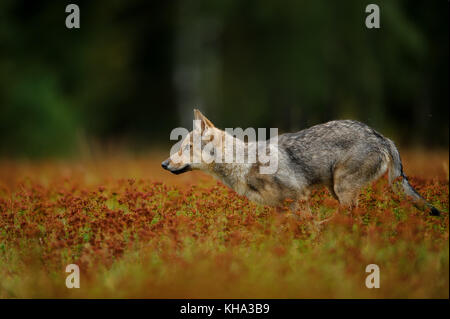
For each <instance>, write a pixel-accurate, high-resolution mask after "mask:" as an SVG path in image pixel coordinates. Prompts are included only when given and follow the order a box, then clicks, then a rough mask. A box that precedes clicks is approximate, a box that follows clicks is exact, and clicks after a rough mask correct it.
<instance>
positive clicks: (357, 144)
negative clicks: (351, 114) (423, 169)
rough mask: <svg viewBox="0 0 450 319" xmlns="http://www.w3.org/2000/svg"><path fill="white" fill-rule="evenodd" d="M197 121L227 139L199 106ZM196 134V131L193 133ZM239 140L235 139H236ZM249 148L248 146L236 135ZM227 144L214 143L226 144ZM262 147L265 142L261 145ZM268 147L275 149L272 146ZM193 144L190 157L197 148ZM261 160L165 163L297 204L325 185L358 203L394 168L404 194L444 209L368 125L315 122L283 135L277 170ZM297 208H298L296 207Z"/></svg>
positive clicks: (243, 191)
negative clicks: (267, 170)
mask: <svg viewBox="0 0 450 319" xmlns="http://www.w3.org/2000/svg"><path fill="white" fill-rule="evenodd" d="M194 116H195V119H198V120H201V128H200V129H201V130H202V131H203V130H209V134H210V135H212V136H214V137H215V139H216V140H219V141H222V140H223V139H224V137H225V135H226V134H228V133H226V132H224V131H222V130H220V129H218V128H216V127H215V126H214V125H213V124H212V123H211V121H209V120H208V119H207V118H206V117H205V116H204V115H203V114H201V113H200V112H199V111H198V110H194ZM191 133H192V132H191ZM191 133H190V135H189V136H187V137H186V138H185V140H184V141H183V142H182V144H181V147H180V150H179V154H180V155H181V154H182V153H183V151H184V150H187V149H188V147H186V145H192V136H191ZM233 138H234V137H233ZM234 139H235V143H241V145H242V146H243V147H244V149H247V148H248V144H247V143H245V142H244V141H242V140H240V139H237V138H234ZM222 145H223V143H220V144H217V145H215V147H218V148H221V147H223V146H222ZM258 147H260V146H258ZM265 147H275V146H273V145H270V144H267V146H265ZM198 151H201V150H196V149H194V148H193V147H191V148H190V152H191V155H192V153H193V152H198ZM260 165H261V163H259V162H258V161H257V162H256V163H245V164H238V163H214V162H213V163H210V164H207V163H203V162H201V163H196V164H195V163H190V162H182V163H178V164H175V163H173V162H172V161H171V159H170V158H169V159H167V160H166V161H164V162H163V167H164V168H165V169H168V170H170V171H172V172H173V173H182V172H185V171H187V170H191V169H200V170H202V171H205V172H207V173H210V174H211V175H213V176H215V177H217V178H218V179H220V180H221V181H222V182H224V183H225V184H226V185H228V186H229V187H231V188H232V189H234V190H235V191H236V192H237V193H239V194H240V195H245V196H246V197H247V198H248V199H250V200H251V201H254V202H257V203H260V204H264V205H271V206H279V205H281V204H282V203H283V202H284V201H285V200H286V199H288V198H290V199H293V200H294V203H296V202H297V201H298V200H306V199H307V198H308V195H309V194H310V191H311V189H312V188H313V187H315V186H318V185H324V186H326V187H328V189H329V190H330V192H331V194H332V195H333V196H334V197H335V198H336V199H337V200H339V202H340V203H341V204H342V205H346V206H351V207H353V206H356V205H357V199H358V194H359V192H360V190H361V188H362V187H363V186H365V185H367V184H368V183H370V182H371V181H374V180H376V179H378V178H379V177H381V176H382V175H383V174H385V173H386V171H389V182H390V183H391V184H392V183H393V182H394V180H395V179H396V178H398V177H400V178H401V179H402V181H401V185H402V186H403V190H404V192H405V193H406V194H407V195H409V196H411V197H412V198H413V200H414V201H415V203H417V204H419V205H420V206H422V207H427V208H428V209H430V213H431V214H432V215H439V214H440V213H439V211H438V210H437V209H436V208H434V207H433V206H432V205H430V204H428V203H427V202H426V201H425V200H424V199H423V197H421V196H420V195H419V194H418V193H417V192H416V191H415V190H414V188H413V187H412V186H411V185H410V184H409V182H408V178H407V177H406V176H405V174H404V172H403V169H402V162H401V159H400V155H399V152H398V150H397V148H396V147H395V144H394V143H393V142H392V141H391V140H390V139H388V138H386V137H384V136H382V135H381V134H380V133H378V132H377V131H375V130H374V129H372V128H370V127H369V126H367V125H365V124H363V123H360V122H357V121H352V120H339V121H331V122H328V123H324V124H319V125H315V126H313V127H310V128H308V129H305V130H302V131H300V132H296V133H287V134H282V135H280V136H279V137H278V169H277V171H276V173H275V174H270V175H268V174H260V172H259V166H260ZM294 207H296V206H295V205H294Z"/></svg>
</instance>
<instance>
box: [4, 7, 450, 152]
mask: <svg viewBox="0 0 450 319" xmlns="http://www.w3.org/2000/svg"><path fill="white" fill-rule="evenodd" d="M69 3H75V4H78V5H79V7H80V11H81V28H80V29H67V28H66V27H65V19H66V16H67V13H66V12H65V7H66V5H68V4H69ZM369 3H376V4H378V5H379V6H380V9H381V28H380V29H367V28H366V27H365V18H366V16H367V13H366V12H365V7H366V5H367V4H369ZM448 45H449V34H448V2H447V1H416V2H414V1H406V0H404V1H400V0H399V1H394V0H389V1H368V2H365V1H360V0H354V1H352V0H348V1H324V0H308V1H301V0H296V1H262V0H258V1H256V0H254V1H244V0H225V1H218V0H216V1H206V0H205V1H181V0H177V1H169V0H166V1H137V0H120V1H119V0H111V1H92V0H91V1H75V0H74V1H70V2H66V1H19V0H1V1H0V154H1V155H3V156H8V157H9V156H26V157H43V156H54V155H56V156H64V155H70V154H76V153H77V150H78V149H79V147H80V145H81V144H89V143H91V141H96V143H97V144H96V145H103V144H106V143H114V142H115V141H126V144H127V145H130V147H132V148H135V149H146V148H150V147H154V146H155V145H160V143H169V133H170V131H171V130H172V129H173V128H174V127H177V126H184V127H192V122H191V120H192V109H193V108H194V107H197V108H200V109H201V110H202V111H204V113H205V114H206V115H207V116H208V117H209V118H210V119H211V120H212V121H213V122H214V123H215V124H216V125H217V126H219V127H222V128H224V127H243V128H246V127H250V126H251V127H278V128H279V129H280V131H293V130H298V129H301V128H306V127H307V126H311V125H313V124H317V123H320V122H324V121H327V120H331V119H339V118H352V119H357V120H361V121H363V122H365V123H367V124H369V125H371V126H373V127H374V128H376V129H377V130H379V131H380V132H382V133H383V134H384V135H387V136H389V137H391V138H393V139H394V140H395V141H396V142H397V143H398V144H400V145H405V146H426V147H446V148H447V147H448V143H449V132H448V87H449V83H448V60H449V58H448Z"/></svg>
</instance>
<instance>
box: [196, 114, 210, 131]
mask: <svg viewBox="0 0 450 319" xmlns="http://www.w3.org/2000/svg"><path fill="white" fill-rule="evenodd" d="M194 120H199V121H201V122H200V124H201V131H202V132H203V131H204V130H205V129H206V128H208V127H209V128H212V127H214V124H212V122H211V121H210V120H208V119H207V118H206V116H204V115H203V114H202V112H200V111H199V110H197V109H194Z"/></svg>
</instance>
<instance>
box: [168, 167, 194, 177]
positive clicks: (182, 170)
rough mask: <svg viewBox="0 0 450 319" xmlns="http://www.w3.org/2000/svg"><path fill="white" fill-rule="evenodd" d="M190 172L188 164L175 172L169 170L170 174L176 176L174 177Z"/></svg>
mask: <svg viewBox="0 0 450 319" xmlns="http://www.w3.org/2000/svg"><path fill="white" fill-rule="evenodd" d="M190 170H191V166H190V165H189V164H187V165H185V166H183V167H182V168H180V169H177V170H170V172H171V173H174V174H176V175H178V174H182V173H185V172H188V171H190Z"/></svg>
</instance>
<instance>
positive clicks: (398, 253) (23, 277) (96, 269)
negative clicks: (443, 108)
mask: <svg viewBox="0 0 450 319" xmlns="http://www.w3.org/2000/svg"><path fill="white" fill-rule="evenodd" d="M404 153H405V154H404V166H405V169H406V172H407V173H408V175H410V176H411V177H410V181H411V183H412V184H413V186H414V187H416V189H417V190H418V191H419V192H420V193H421V194H423V196H424V197H425V198H426V199H427V200H428V201H430V202H431V203H433V204H434V205H436V206H437V207H438V208H440V209H442V210H443V211H445V212H448V152H445V151H444V152H440V153H439V152H434V153H428V154H425V153H424V152H418V151H409V152H404ZM402 154H403V152H402ZM163 158H164V156H160V155H155V154H150V155H149V156H148V157H139V158H133V157H130V156H124V157H117V156H115V157H107V156H105V157H102V158H99V159H90V160H74V161H61V162H58V161H51V160H48V161H43V162H19V161H7V160H3V161H2V162H0V297H2V298H24V297H26V298H37V297H40V298H51V297H56V298H75V297H81V298H99V297H100V298H102V297H105V298H139V297H144V298H146V297H150V298H448V297H449V238H448V234H449V227H448V225H449V220H448V213H444V214H443V216H441V217H437V218H436V217H431V216H428V215H427V214H426V213H424V212H422V211H419V210H417V209H416V208H415V207H414V206H413V205H412V204H411V203H410V202H409V201H408V199H407V198H405V197H404V196H403V195H402V194H398V193H394V192H393V191H392V190H391V189H390V188H389V187H388V185H387V181H386V179H385V178H383V179H381V180H379V181H378V182H376V183H373V184H372V185H369V186H368V187H367V188H365V189H364V191H363V192H362V193H361V195H360V206H359V208H357V209H355V210H353V211H348V210H346V209H343V208H341V207H339V205H338V203H337V202H336V201H335V200H334V199H332V197H331V196H330V195H329V194H328V193H327V191H326V190H325V189H318V190H317V191H315V192H314V193H313V195H312V198H311V201H310V205H311V208H312V211H313V212H314V213H316V214H318V215H319V216H320V218H321V219H323V218H326V217H328V216H331V215H332V214H333V213H336V215H335V217H334V218H333V219H332V220H331V221H330V222H329V223H328V224H326V225H325V226H324V227H322V228H321V229H316V228H314V227H311V223H310V222H308V221H298V220H296V219H292V218H289V217H288V216H287V214H280V213H277V212H276V210H275V209H273V208H270V207H265V206H259V205H256V204H253V203H250V202H249V201H248V200H247V199H246V198H244V197H241V196H238V195H237V194H236V193H234V192H233V191H231V190H230V189H228V188H227V187H225V186H223V185H222V184H220V183H218V182H216V181H215V180H213V179H212V178H210V177H208V176H206V175H204V174H202V173H198V172H190V173H186V174H183V175H180V176H172V175H169V173H167V172H165V171H163V170H162V169H161V168H160V166H159V165H160V164H159V163H160V160H162V159H163ZM411 172H413V173H411ZM72 263H75V264H77V265H79V266H80V272H81V288H80V289H68V288H66V286H65V279H66V276H67V275H68V274H67V273H65V267H66V265H68V264H72ZM368 264H377V265H378V266H379V267H380V278H381V286H380V288H379V289H368V288H366V286H365V278H366V276H367V275H368V274H367V273H366V272H365V268H366V266H367V265H368Z"/></svg>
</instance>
